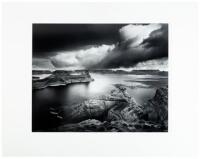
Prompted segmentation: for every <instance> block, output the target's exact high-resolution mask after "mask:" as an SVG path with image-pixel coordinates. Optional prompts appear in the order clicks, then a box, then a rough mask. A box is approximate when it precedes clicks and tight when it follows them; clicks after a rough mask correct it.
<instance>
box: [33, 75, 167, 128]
mask: <svg viewBox="0 0 200 159" xmlns="http://www.w3.org/2000/svg"><path fill="white" fill-rule="evenodd" d="M91 77H92V78H93V79H94V81H93V82H90V83H76V84H70V85H67V86H60V87H47V88H45V89H41V90H37V91H33V100H32V101H33V103H32V104H33V120H32V121H33V130H37V129H41V128H42V129H44V128H48V127H51V126H52V124H51V122H54V121H52V116H50V115H49V110H50V108H52V107H53V108H59V107H63V106H64V107H72V106H73V105H74V104H78V103H82V102H83V101H85V100H88V99H94V98H97V97H100V96H104V95H108V94H109V93H110V92H111V91H112V90H113V89H116V88H115V84H122V85H126V86H128V87H127V92H128V93H129V95H130V96H132V97H133V98H134V99H135V101H136V102H137V103H139V104H142V103H144V102H145V101H147V100H149V99H151V98H152V97H153V96H154V95H155V91H156V88H157V87H161V86H163V85H167V78H163V77H160V76H154V75H122V74H98V73H91ZM129 87H130V88H129ZM50 121H51V122H50Z"/></svg>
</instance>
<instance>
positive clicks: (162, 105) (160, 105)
mask: <svg viewBox="0 0 200 159" xmlns="http://www.w3.org/2000/svg"><path fill="white" fill-rule="evenodd" d="M115 87H116V89H115V90H112V92H111V93H110V95H109V96H105V97H102V98H101V99H93V100H87V101H85V102H83V103H81V104H78V105H74V106H72V107H64V108H63V109H62V110H60V111H59V113H58V115H59V116H61V117H62V118H63V124H62V126H60V127H58V128H57V129H56V131H81V132H83V131H84V132H90V131H91V132H98V131H103V132H141V131H143V132H145V131H154V132H155V131H158V132H160V131H167V129H168V125H167V123H168V115H167V114H168V88H158V89H157V91H156V94H155V96H154V97H153V98H152V99H150V100H149V101H148V102H147V103H145V104H144V105H138V104H137V103H136V102H135V100H134V98H133V97H131V96H129V94H128V93H127V91H126V87H125V86H122V85H115ZM66 121H67V122H66ZM70 122H71V124H69V123H70ZM72 122H75V123H72ZM66 123H68V124H66Z"/></svg>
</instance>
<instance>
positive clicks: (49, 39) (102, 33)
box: [33, 24, 125, 57]
mask: <svg viewBox="0 0 200 159" xmlns="http://www.w3.org/2000/svg"><path fill="white" fill-rule="evenodd" d="M124 25H125V24H33V56H40V57H42V56H43V57H44V56H51V55H52V54H53V53H52V52H55V51H63V50H74V49H82V48H85V47H87V46H93V45H101V44H114V43H116V42H118V41H119V39H120V36H119V34H118V30H119V29H120V28H121V27H122V26H124Z"/></svg>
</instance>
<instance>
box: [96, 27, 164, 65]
mask: <svg viewBox="0 0 200 159" xmlns="http://www.w3.org/2000/svg"><path fill="white" fill-rule="evenodd" d="M137 27H138V29H136V28H137ZM139 30H140V31H139ZM134 31H135V32H136V33H135V32H134ZM120 32H121V34H122V41H120V42H119V43H118V45H117V46H116V48H115V49H114V50H113V51H112V52H111V53H110V54H109V55H108V56H107V57H106V58H105V59H104V60H103V61H102V63H101V65H100V66H101V67H104V68H118V67H130V66H133V65H135V64H136V63H138V62H142V61H146V60H151V59H157V58H162V57H167V56H168V27H167V25H165V24H162V25H161V24H159V25H157V24H149V25H141V26H140V25H135V26H130V25H128V26H125V27H123V28H121V29H120Z"/></svg>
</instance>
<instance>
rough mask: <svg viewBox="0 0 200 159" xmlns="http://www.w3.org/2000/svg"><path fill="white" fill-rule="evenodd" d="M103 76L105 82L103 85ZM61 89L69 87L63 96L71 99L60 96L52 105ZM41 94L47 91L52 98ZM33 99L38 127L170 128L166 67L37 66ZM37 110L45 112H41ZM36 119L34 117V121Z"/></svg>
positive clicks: (39, 128)
mask: <svg viewBox="0 0 200 159" xmlns="http://www.w3.org/2000/svg"><path fill="white" fill-rule="evenodd" d="M105 78H106V79H105ZM95 79H96V80H97V81H95ZM99 80H102V83H104V84H102V85H99V84H101V82H100V83H99ZM108 80H110V81H108ZM95 82H96V84H95ZM106 82H107V83H106ZM76 85H77V86H76ZM98 85H99V86H98ZM104 85H106V86H104ZM92 87H95V88H92ZM101 87H103V88H102V89H105V90H103V91H102V89H101ZM92 89H96V90H92ZM73 91H77V92H73ZM78 91H83V92H81V93H83V94H79V93H78ZM140 91H141V92H140ZM45 92H46V93H45ZM60 92H62V93H63V92H66V94H65V95H62V96H63V97H61V98H66V100H68V101H65V100H64V101H63V100H61V101H62V103H61V104H63V105H54V104H53V103H54V102H55V103H56V104H58V103H57V102H56V101H54V100H53V99H56V98H59V97H57V96H59V94H60ZM137 92H140V93H141V94H139V95H138V93H137ZM52 93H53V95H52ZM70 93H71V94H70ZM41 95H42V96H41ZM37 96H39V97H37ZM43 96H47V97H46V98H47V99H46V100H49V102H50V103H49V102H46V101H45V97H43ZM73 96H75V97H74V98H78V99H77V100H76V99H74V98H73ZM41 98H42V99H41ZM33 99H34V101H33V105H34V108H33V113H35V114H33V116H36V117H37V118H38V119H39V120H40V121H41V125H40V126H41V127H40V126H38V125H37V126H38V128H37V126H36V127H35V130H34V131H76V132H81V131H84V132H85V131H86V132H88V131H92V132H99V131H102V132H140V131H142V132H146V131H147V132H149V131H153V132H155V131H156V132H161V131H167V130H168V78H167V72H163V71H158V70H156V71H150V70H147V71H145V70H138V71H136V70H135V71H133V72H126V71H120V74H119V72H118V71H112V70H92V71H91V73H89V71H88V70H76V71H65V70H56V71H47V70H34V71H33ZM41 100H44V101H41ZM51 100H53V101H52V102H51ZM70 101H73V102H71V103H70ZM40 102H41V103H40ZM64 104H66V105H64ZM41 107H42V108H41ZM44 107H45V108H44ZM34 109H36V110H34ZM37 111H41V112H42V113H41V116H40V112H37ZM43 115H44V116H43ZM40 118H41V119H40ZM43 118H45V119H43ZM33 119H34V118H33ZM38 119H35V120H33V125H34V122H36V123H38V122H39V121H37V120H38ZM45 120H46V121H45ZM42 122H44V125H43V124H42ZM45 122H46V123H45ZM49 122H50V123H49ZM43 127H44V129H43Z"/></svg>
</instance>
